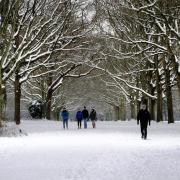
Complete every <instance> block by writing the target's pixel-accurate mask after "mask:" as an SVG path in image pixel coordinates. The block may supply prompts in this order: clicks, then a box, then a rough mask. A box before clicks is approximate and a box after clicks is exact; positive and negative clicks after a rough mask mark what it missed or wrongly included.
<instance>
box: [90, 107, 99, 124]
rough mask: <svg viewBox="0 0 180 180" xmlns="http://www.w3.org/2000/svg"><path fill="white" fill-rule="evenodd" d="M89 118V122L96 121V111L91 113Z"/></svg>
mask: <svg viewBox="0 0 180 180" xmlns="http://www.w3.org/2000/svg"><path fill="white" fill-rule="evenodd" d="M89 118H90V119H91V121H94V120H96V119H97V117H96V111H95V110H94V109H93V110H92V111H91V113H90V116H89Z"/></svg>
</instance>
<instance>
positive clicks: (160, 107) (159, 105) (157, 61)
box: [154, 55, 163, 122]
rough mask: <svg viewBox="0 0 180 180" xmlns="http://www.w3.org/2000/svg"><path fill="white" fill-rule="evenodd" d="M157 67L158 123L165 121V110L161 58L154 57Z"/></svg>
mask: <svg viewBox="0 0 180 180" xmlns="http://www.w3.org/2000/svg"><path fill="white" fill-rule="evenodd" d="M154 61H155V66H156V91H157V101H156V105H157V106H156V108H157V109H156V113H157V115H156V121H157V122H160V121H163V108H162V86H161V75H160V74H159V57H158V55H155V56H154Z"/></svg>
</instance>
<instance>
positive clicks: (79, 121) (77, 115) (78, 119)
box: [76, 109, 83, 129]
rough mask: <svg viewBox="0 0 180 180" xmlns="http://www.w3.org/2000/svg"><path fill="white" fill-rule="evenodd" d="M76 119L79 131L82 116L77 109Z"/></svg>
mask: <svg viewBox="0 0 180 180" xmlns="http://www.w3.org/2000/svg"><path fill="white" fill-rule="evenodd" d="M76 119H77V122H78V129H81V122H82V119H83V114H82V112H81V111H80V109H78V111H77V113H76Z"/></svg>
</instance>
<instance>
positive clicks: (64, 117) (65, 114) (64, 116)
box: [61, 107, 69, 129]
mask: <svg viewBox="0 0 180 180" xmlns="http://www.w3.org/2000/svg"><path fill="white" fill-rule="evenodd" d="M61 117H62V120H63V128H64V129H65V127H66V129H68V119H69V112H68V111H67V109H66V108H65V107H64V108H63V110H62V112H61Z"/></svg>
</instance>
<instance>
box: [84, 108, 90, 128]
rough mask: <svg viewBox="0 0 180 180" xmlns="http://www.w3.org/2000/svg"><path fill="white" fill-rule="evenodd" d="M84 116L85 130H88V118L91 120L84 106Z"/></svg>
mask: <svg viewBox="0 0 180 180" xmlns="http://www.w3.org/2000/svg"><path fill="white" fill-rule="evenodd" d="M82 114H83V120H84V128H85V129H86V128H87V121H88V118H89V112H88V110H87V109H86V106H84V109H83V111H82Z"/></svg>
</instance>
